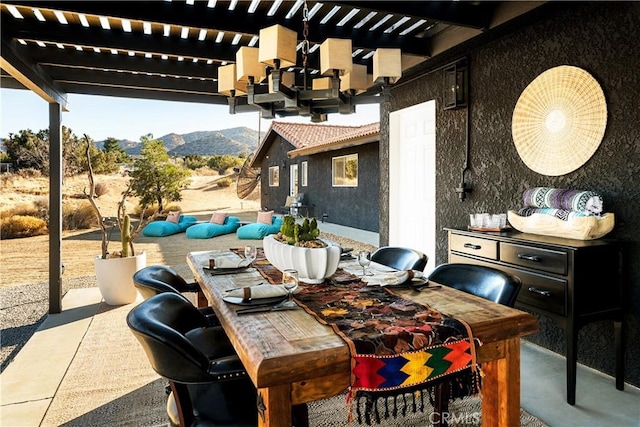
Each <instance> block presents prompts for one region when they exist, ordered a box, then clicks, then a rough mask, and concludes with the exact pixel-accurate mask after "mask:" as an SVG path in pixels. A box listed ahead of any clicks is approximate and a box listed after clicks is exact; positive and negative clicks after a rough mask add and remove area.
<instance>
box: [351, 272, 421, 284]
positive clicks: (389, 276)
mask: <svg viewBox="0 0 640 427" xmlns="http://www.w3.org/2000/svg"><path fill="white" fill-rule="evenodd" d="M413 277H424V274H423V273H422V272H421V271H416V270H400V271H393V272H387V273H376V274H374V275H373V276H364V277H362V281H363V282H366V283H368V284H370V285H380V286H389V285H401V284H403V283H404V282H406V281H407V280H410V279H411V278H413Z"/></svg>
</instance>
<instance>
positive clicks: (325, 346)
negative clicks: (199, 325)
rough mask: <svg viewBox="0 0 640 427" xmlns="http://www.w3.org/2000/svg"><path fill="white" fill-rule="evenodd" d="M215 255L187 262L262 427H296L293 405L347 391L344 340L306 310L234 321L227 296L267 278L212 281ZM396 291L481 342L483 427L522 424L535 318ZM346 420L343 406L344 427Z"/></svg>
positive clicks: (457, 295) (247, 273)
mask: <svg viewBox="0 0 640 427" xmlns="http://www.w3.org/2000/svg"><path fill="white" fill-rule="evenodd" d="M214 254H215V251H214V252H212V251H202V252H190V253H189V254H188V255H187V263H188V265H189V266H190V268H191V270H192V271H193V273H194V275H195V277H196V280H197V281H198V283H199V284H200V286H201V287H202V290H203V292H204V294H205V296H206V298H207V300H208V301H209V303H210V304H211V306H212V307H213V309H214V311H215V312H216V314H217V316H218V318H219V320H220V323H221V324H222V327H223V328H224V330H225V332H226V333H227V335H228V336H229V339H230V340H231V342H232V344H233V346H234V348H235V350H236V352H237V353H238V355H239V357H240V359H241V360H242V363H243V364H244V366H245V368H246V370H247V373H248V374H249V376H250V378H251V380H252V381H253V383H254V384H255V386H256V388H257V390H258V405H257V410H258V412H259V416H258V420H259V426H270V427H291V425H292V416H291V410H292V405H297V404H302V403H308V402H311V401H314V400H318V399H323V398H327V397H331V396H335V395H337V394H340V393H342V392H344V391H345V390H347V389H348V387H349V384H350V372H351V370H350V369H351V368H350V366H351V365H350V353H349V348H348V346H347V344H346V343H345V341H344V340H343V339H342V338H340V337H339V336H338V335H337V334H336V333H335V332H334V331H333V330H332V329H331V327H329V326H326V325H323V324H321V323H320V322H318V321H317V320H316V319H315V318H314V317H313V316H312V315H310V314H308V313H307V312H306V311H304V310H302V309H300V310H287V311H273V312H262V313H252V314H242V315H238V314H236V310H238V309H240V308H244V307H241V306H237V305H234V304H229V303H227V302H224V301H223V297H224V294H225V292H226V291H228V290H231V289H236V288H238V287H244V286H251V285H256V284H259V283H261V282H265V283H266V279H264V278H263V277H262V276H261V275H260V273H259V272H258V271H257V270H256V269H254V268H249V269H246V270H244V271H242V272H239V273H236V274H216V275H212V274H211V272H210V271H209V270H207V269H206V266H207V265H208V260H209V258H210V257H211V256H212V255H214ZM340 268H342V269H344V270H346V271H348V272H352V273H354V274H362V267H360V266H359V265H358V264H357V262H356V261H355V260H351V261H347V262H345V261H341V263H340ZM371 268H375V266H373V265H372V267H371ZM327 286H330V285H327ZM393 291H394V292H395V293H396V294H398V295H399V296H401V297H403V298H407V299H410V300H413V301H416V302H419V303H422V304H426V305H429V306H431V307H433V308H435V309H437V310H438V311H440V312H441V313H444V314H447V315H449V316H453V317H457V318H460V319H462V320H464V321H465V322H467V323H468V324H469V326H470V327H471V330H472V332H473V335H474V337H476V338H478V339H480V341H481V342H482V345H481V346H479V347H478V348H477V360H478V363H480V364H481V369H482V372H483V375H484V376H483V378H482V392H481V395H482V425H483V426H492V427H495V426H504V427H511V426H516V425H520V337H522V336H524V335H528V334H532V333H535V332H537V330H538V322H537V319H536V318H535V317H534V316H532V315H531V314H528V313H526V312H523V311H520V310H517V309H514V308H510V307H506V306H504V305H500V304H496V303H493V302H491V301H488V300H486V299H482V298H478V297H475V296H473V295H470V294H467V293H464V292H461V291H458V290H455V289H452V288H449V287H446V286H438V285H437V284H435V283H430V284H429V286H428V287H426V288H424V289H423V290H421V291H417V290H414V289H406V288H402V289H400V288H398V289H394V290H393ZM347 416H348V409H347V405H346V404H345V424H346V422H347Z"/></svg>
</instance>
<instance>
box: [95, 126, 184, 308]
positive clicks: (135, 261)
mask: <svg viewBox="0 0 640 427" xmlns="http://www.w3.org/2000/svg"><path fill="white" fill-rule="evenodd" d="M84 138H85V141H86V143H87V148H86V152H85V153H86V158H87V168H88V175H89V187H90V190H89V193H88V194H86V192H85V194H86V195H87V197H88V199H89V201H90V203H91V206H92V207H93V210H94V212H95V214H96V217H97V219H98V224H99V226H100V233H101V235H102V251H101V254H100V255H99V256H97V257H96V258H95V268H96V280H97V282H98V287H99V288H100V292H101V293H102V296H103V298H104V299H105V302H106V303H107V304H109V305H121V304H129V303H131V302H133V301H135V299H136V297H137V294H138V293H137V290H136V288H135V285H134V282H133V274H134V273H135V272H136V271H138V270H139V269H141V268H143V267H145V266H146V253H145V252H141V253H136V251H135V249H134V246H133V242H134V240H135V239H136V238H137V237H138V235H139V234H140V233H141V231H142V229H143V228H144V227H145V226H146V225H147V224H148V223H149V222H151V221H153V220H154V219H155V218H156V216H157V215H158V214H159V213H160V212H161V208H158V209H157V210H154V211H153V213H151V214H150V215H148V216H147V217H146V218H145V215H146V213H147V212H148V207H149V206H150V203H152V202H154V201H155V202H157V203H158V206H160V207H161V206H162V200H163V197H164V200H165V201H173V200H179V199H180V197H179V191H178V192H172V193H160V194H159V193H158V191H159V188H160V189H161V188H165V187H164V186H163V185H161V184H160V185H159V184H158V183H157V182H147V181H145V179H144V178H140V177H138V176H137V175H135V174H133V173H132V177H131V178H130V180H129V185H128V186H127V188H126V190H125V191H124V192H123V193H122V198H121V199H120V201H119V202H118V209H117V216H116V222H117V225H118V228H119V229H120V242H121V249H120V250H119V251H114V252H109V249H108V247H109V237H108V233H107V221H106V220H105V217H103V216H102V214H101V213H100V209H99V207H98V205H97V204H96V202H95V181H94V175H93V168H92V165H91V154H90V153H91V150H90V148H91V140H90V139H89V137H88V136H87V135H84ZM145 142H150V143H154V142H157V141H150V138H143V147H145V146H146V145H145ZM159 144H161V143H158V147H155V146H152V144H150V145H149V146H150V149H151V150H152V154H153V153H155V152H154V151H153V150H156V149H157V150H156V151H160V150H161V151H162V153H161V154H164V155H166V153H165V152H164V149H163V148H161V147H160V146H159ZM143 150H144V148H143ZM150 157H151V156H150ZM154 160H155V158H154ZM159 160H163V159H162V158H161V159H159ZM160 163H161V162H160ZM145 169H149V167H145ZM171 172H172V173H174V175H172V176H169V178H171V179H172V182H175V183H178V184H179V183H181V182H182V181H181V180H180V179H178V178H180V177H182V176H181V175H180V174H179V173H178V174H177V175H176V174H175V172H176V171H174V170H173V169H172V170H171ZM155 175H157V176H158V177H160V178H164V177H165V176H166V175H169V174H162V173H158V174H155ZM142 176H144V175H142ZM173 178H176V179H173ZM179 185H181V184H179ZM171 190H173V189H171ZM176 194H177V195H176ZM134 195H135V196H138V199H139V201H140V218H139V220H138V221H137V225H136V226H135V227H134V226H132V221H131V217H130V215H129V214H128V213H127V206H126V201H127V198H128V197H129V196H134ZM113 226H115V224H113Z"/></svg>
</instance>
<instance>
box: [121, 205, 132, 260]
mask: <svg viewBox="0 0 640 427" xmlns="http://www.w3.org/2000/svg"><path fill="white" fill-rule="evenodd" d="M130 240H131V217H130V216H129V215H127V214H125V215H124V218H123V219H122V230H121V231H120V242H121V243H122V257H123V258H124V257H128V256H129V241H130Z"/></svg>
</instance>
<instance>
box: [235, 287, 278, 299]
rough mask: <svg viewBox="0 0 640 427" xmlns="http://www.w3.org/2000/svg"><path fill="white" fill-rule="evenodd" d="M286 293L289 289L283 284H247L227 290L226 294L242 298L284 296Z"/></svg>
mask: <svg viewBox="0 0 640 427" xmlns="http://www.w3.org/2000/svg"><path fill="white" fill-rule="evenodd" d="M286 295H287V290H286V289H285V288H284V286H283V285H256V286H245V287H244V288H239V289H233V290H231V291H227V293H226V294H225V296H228V297H238V298H242V299H249V298H251V299H259V298H273V297H284V296H286Z"/></svg>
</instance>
